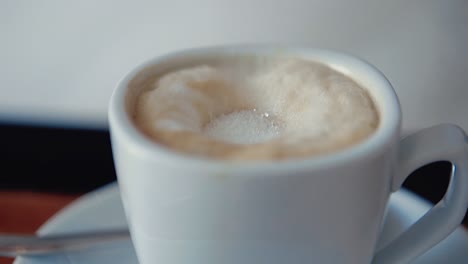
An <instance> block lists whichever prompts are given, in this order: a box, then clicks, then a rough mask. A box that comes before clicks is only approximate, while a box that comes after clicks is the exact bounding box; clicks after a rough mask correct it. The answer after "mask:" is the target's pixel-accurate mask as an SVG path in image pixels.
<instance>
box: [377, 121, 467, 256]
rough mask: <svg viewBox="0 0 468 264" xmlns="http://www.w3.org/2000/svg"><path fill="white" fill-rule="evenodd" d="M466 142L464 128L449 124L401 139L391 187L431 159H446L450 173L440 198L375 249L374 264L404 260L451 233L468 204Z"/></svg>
mask: <svg viewBox="0 0 468 264" xmlns="http://www.w3.org/2000/svg"><path fill="white" fill-rule="evenodd" d="M467 150H468V146H467V142H466V135H465V133H464V131H463V130H462V129H461V128H459V127H457V126H455V125H449V124H442V125H438V126H434V127H430V128H427V129H424V130H422V131H420V132H417V133H415V134H413V135H411V136H409V137H407V138H405V139H403V140H402V141H401V144H400V150H399V164H397V166H398V167H397V168H398V170H397V174H396V175H395V177H394V179H393V182H392V191H397V190H398V189H399V188H400V187H401V185H402V184H403V181H404V180H405V179H406V178H407V177H408V175H409V174H410V173H411V172H413V171H414V170H416V169H417V168H419V167H421V166H423V165H426V164H428V163H431V162H435V161H450V162H451V163H452V164H453V166H452V176H451V178H450V184H449V186H448V188H447V191H446V194H445V196H444V198H443V199H442V200H441V201H440V202H439V203H437V204H436V205H435V206H434V207H433V208H432V209H430V210H429V211H428V212H427V213H426V214H425V215H424V216H423V217H421V218H420V219H419V220H418V221H417V222H416V223H414V224H413V225H412V226H411V227H409V228H408V230H406V231H405V232H404V233H403V234H402V235H400V236H399V237H397V238H396V239H395V240H393V241H392V242H390V244H389V245H388V246H386V247H385V248H383V249H381V250H380V251H378V252H377V254H376V255H375V257H374V259H373V263H374V264H387V263H398V264H401V263H408V262H410V261H411V260H413V259H414V258H416V257H417V256H419V255H421V254H423V253H424V252H426V251H427V250H429V249H430V248H432V247H433V246H434V245H436V244H437V243H439V242H440V241H442V240H443V239H444V238H445V237H447V236H448V235H449V234H450V233H452V232H453V231H454V230H455V229H456V228H457V227H458V226H459V225H460V223H461V221H462V220H463V217H464V215H465V213H466V209H467V207H468V151H467Z"/></svg>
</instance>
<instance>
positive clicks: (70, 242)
mask: <svg viewBox="0 0 468 264" xmlns="http://www.w3.org/2000/svg"><path fill="white" fill-rule="evenodd" d="M128 239H130V233H129V231H128V230H124V229H122V230H110V231H98V232H85V233H73V234H63V235H51V236H44V237H39V236H34V235H12V234H0V256H5V257H15V256H31V255H45V254H51V253H57V252H64V251H73V250H80V249H86V248H90V247H92V246H95V245H97V244H102V243H110V242H114V241H122V240H128Z"/></svg>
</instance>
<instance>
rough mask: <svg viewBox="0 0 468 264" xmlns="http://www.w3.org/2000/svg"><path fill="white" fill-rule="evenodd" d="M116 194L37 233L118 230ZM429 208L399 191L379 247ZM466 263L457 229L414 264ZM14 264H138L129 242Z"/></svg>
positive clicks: (75, 208)
mask: <svg viewBox="0 0 468 264" xmlns="http://www.w3.org/2000/svg"><path fill="white" fill-rule="evenodd" d="M119 195H120V193H119V189H118V187H117V185H116V184H110V185H108V186H106V187H104V188H101V189H99V190H97V191H94V192H92V193H90V194H88V195H85V196H84V197H82V198H80V199H79V200H78V201H76V202H74V203H73V204H71V205H70V206H68V207H66V208H65V209H64V210H62V211H61V212H60V213H58V214H57V215H55V216H54V217H52V218H51V219H50V220H49V221H48V222H47V223H46V224H45V225H44V226H42V228H41V229H40V230H39V234H41V235H49V234H59V233H66V232H77V231H81V230H93V229H105V228H118V227H125V226H126V225H127V223H126V220H125V215H124V212H123V208H122V204H121V201H120V196H119ZM428 208H429V204H428V203H427V202H425V201H423V200H422V199H420V198H419V197H417V196H415V195H414V194H412V193H410V192H408V191H405V190H402V191H400V192H398V193H395V194H393V195H392V197H391V200H390V204H389V208H388V214H387V218H386V223H385V225H384V229H383V231H382V236H381V239H380V241H379V246H382V245H384V244H385V243H387V242H388V241H390V240H392V239H393V238H394V237H395V236H397V235H398V234H399V233H400V232H401V231H402V230H404V229H405V228H406V227H408V226H409V225H411V223H413V222H414V221H415V220H416V219H418V218H419V217H420V216H421V215H423V214H424V213H425V212H426V211H427V210H428ZM467 261H468V232H467V231H466V230H465V229H463V228H458V229H457V230H456V231H455V232H454V233H453V234H452V235H450V236H449V237H448V238H447V239H445V240H444V241H443V242H442V243H440V244H439V245H437V246H436V247H434V248H433V249H432V250H431V251H429V252H427V253H426V254H425V255H423V256H421V257H419V258H418V259H417V260H416V262H415V263H424V264H436V263H451V264H462V263H467ZM14 263H15V264H43V263H48V264H54V263H57V264H64V263H70V264H84V263H86V264H94V263H96V264H106V263H113V264H119V263H122V264H123V263H125V264H131V263H138V261H137V259H136V255H135V252H134V249H133V245H132V243H131V242H130V241H127V242H118V243H114V244H112V245H105V246H100V247H96V248H93V249H91V250H86V251H81V252H74V253H66V254H57V255H53V256H46V257H28V258H26V257H20V258H17V259H16V260H15V262H14Z"/></svg>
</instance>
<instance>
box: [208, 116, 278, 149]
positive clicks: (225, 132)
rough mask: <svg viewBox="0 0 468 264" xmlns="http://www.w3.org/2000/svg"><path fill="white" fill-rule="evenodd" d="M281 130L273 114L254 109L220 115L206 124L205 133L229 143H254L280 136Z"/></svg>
mask: <svg viewBox="0 0 468 264" xmlns="http://www.w3.org/2000/svg"><path fill="white" fill-rule="evenodd" d="M280 130H281V128H280V125H279V124H278V123H277V121H276V120H275V118H274V117H273V115H271V114H269V113H265V112H263V113H262V112H260V111H257V110H256V109H252V110H242V111H237V112H233V113H230V114H225V115H221V116H219V117H218V118H216V119H214V120H212V121H211V122H210V123H208V124H207V125H206V127H205V128H204V130H203V134H205V135H207V136H209V137H211V138H215V139H218V140H222V141H225V142H229V143H235V144H254V143H261V142H265V141H268V140H271V139H274V138H276V137H278V136H279V135H280V132H281V131H280Z"/></svg>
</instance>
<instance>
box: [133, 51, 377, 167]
mask: <svg viewBox="0 0 468 264" xmlns="http://www.w3.org/2000/svg"><path fill="white" fill-rule="evenodd" d="M134 122H135V124H136V125H137V127H138V128H139V129H140V130H141V131H142V132H143V133H144V134H146V135H147V136H148V137H150V138H152V139H153V140H154V141H155V142H156V143H158V144H161V145H164V146H166V147H168V148H170V149H173V150H175V151H177V152H181V153H185V154H190V155H197V156H202V157H207V158H215V159H231V160H278V159H288V158H295V157H307V156H314V155H321V154H327V153H330V152H334V151H339V150H342V149H345V148H347V147H350V146H352V145H354V144H357V143H359V142H361V141H363V140H365V139H366V138H367V137H369V136H370V135H371V134H372V133H373V132H374V131H375V130H376V129H377V126H378V124H379V114H378V111H377V109H376V107H375V105H374V102H373V100H372V98H371V97H370V95H369V94H368V92H367V91H366V89H365V87H361V86H360V85H359V84H358V83H356V82H355V81H354V80H353V79H351V78H349V77H347V76H346V75H345V74H343V73H341V72H339V71H337V70H334V69H332V68H331V67H329V66H327V65H324V64H321V63H318V62H314V61H308V60H305V59H299V58H285V57H261V56H258V57H255V56H252V57H238V56H236V57H234V56H233V57H224V58H222V59H218V60H207V61H206V62H203V63H200V64H199V65H191V66H189V67H186V68H181V69H175V70H173V71H170V72H167V73H165V74H162V75H160V76H155V78H154V79H153V81H151V82H150V83H149V84H148V87H145V89H144V91H143V92H142V93H141V94H140V95H139V96H138V98H137V101H136V105H135V113H134Z"/></svg>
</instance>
